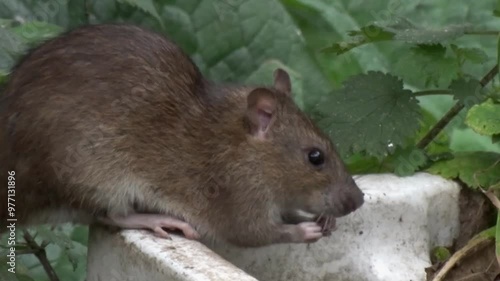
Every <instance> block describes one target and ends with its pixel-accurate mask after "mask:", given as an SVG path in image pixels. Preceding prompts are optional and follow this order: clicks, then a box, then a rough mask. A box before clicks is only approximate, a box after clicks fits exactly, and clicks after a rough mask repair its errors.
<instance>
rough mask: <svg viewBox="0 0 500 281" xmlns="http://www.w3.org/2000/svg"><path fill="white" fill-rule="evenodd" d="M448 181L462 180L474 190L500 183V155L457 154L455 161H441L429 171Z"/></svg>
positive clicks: (478, 152)
mask: <svg viewBox="0 0 500 281" xmlns="http://www.w3.org/2000/svg"><path fill="white" fill-rule="evenodd" d="M427 171H428V172H430V173H432V174H437V175H441V176H443V177H445V178H448V179H457V178H458V179H460V180H461V181H462V182H464V183H465V184H467V185H468V186H469V187H472V188H479V187H481V188H485V189H487V188H488V187H490V186H492V185H494V184H497V183H498V182H499V181H500V154H499V153H494V152H485V151H477V152H457V153H456V154H455V157H454V158H453V159H449V160H444V161H439V162H436V163H434V164H433V165H432V166H430V167H429V168H428V169H427Z"/></svg>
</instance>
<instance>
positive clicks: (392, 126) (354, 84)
mask: <svg viewBox="0 0 500 281" xmlns="http://www.w3.org/2000/svg"><path fill="white" fill-rule="evenodd" d="M318 109H319V110H320V111H321V112H322V115H323V116H325V118H324V119H323V120H320V126H322V127H323V128H326V129H327V131H328V132H329V133H330V135H331V136H333V139H334V140H335V141H336V143H337V146H338V147H339V149H340V150H341V151H342V152H343V153H356V152H361V151H366V152H367V153H368V154H369V155H373V156H376V157H378V158H382V157H384V155H387V154H388V149H389V147H391V146H392V147H397V146H401V145H403V144H404V143H405V142H406V140H407V138H408V137H410V136H413V135H414V134H415V133H416V132H417V129H418V127H419V119H420V117H421V114H420V109H419V106H418V102H417V100H416V99H415V97H414V96H413V95H412V92H411V91H409V90H405V89H403V83H402V81H401V80H400V79H398V78H397V77H395V76H392V75H389V74H384V73H381V72H373V71H372V72H368V73H367V74H362V75H357V76H353V77H351V78H349V79H348V80H347V81H346V82H344V84H343V87H342V88H341V89H339V90H336V91H334V92H333V93H332V94H331V96H329V97H325V98H324V101H322V102H321V103H320V104H319V105H318Z"/></svg>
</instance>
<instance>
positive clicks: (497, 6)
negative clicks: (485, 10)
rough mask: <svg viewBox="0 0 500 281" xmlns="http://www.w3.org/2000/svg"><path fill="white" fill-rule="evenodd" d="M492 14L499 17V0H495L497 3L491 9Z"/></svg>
mask: <svg viewBox="0 0 500 281" xmlns="http://www.w3.org/2000/svg"><path fill="white" fill-rule="evenodd" d="M493 15H494V16H495V17H500V0H497V5H496V7H495V9H494V10H493Z"/></svg>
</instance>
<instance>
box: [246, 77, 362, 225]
mask: <svg viewBox="0 0 500 281" xmlns="http://www.w3.org/2000/svg"><path fill="white" fill-rule="evenodd" d="M246 121H247V124H248V132H249V134H248V140H249V143H250V146H251V148H252V150H253V153H255V154H256V155H255V156H254V157H256V158H254V159H259V163H258V164H257V165H255V166H254V168H255V171H254V172H255V173H257V174H258V176H260V177H261V182H262V183H265V185H266V186H268V187H269V188H272V189H275V191H276V194H275V196H276V197H275V198H276V199H277V200H279V201H280V202H279V205H280V208H282V210H281V211H282V212H288V211H296V210H300V211H305V212H307V213H310V214H311V215H321V214H325V215H333V216H336V217H339V216H343V215H346V214H348V213H350V212H352V211H354V210H356V209H357V208H359V207H360V206H361V205H362V204H363V193H362V192H361V190H360V189H359V188H358V186H357V185H356V183H355V182H354V180H353V179H352V177H351V175H350V174H349V173H348V172H347V170H346V168H345V165H344V163H343V162H342V160H341V158H340V156H339V154H338V153H337V151H336V149H335V147H334V145H333V144H332V142H331V140H330V138H329V137H328V136H326V135H325V134H324V133H323V132H322V131H321V130H320V129H319V128H318V127H317V126H316V125H315V124H314V123H313V122H312V121H311V119H309V118H308V117H307V116H306V115H305V114H304V113H303V112H302V111H301V110H300V109H299V108H298V107H297V105H296V104H295V103H294V102H293V99H292V94H291V83H290V78H289V76H288V74H287V73H286V72H285V71H284V70H281V69H278V70H276V71H275V75H274V87H272V88H257V89H255V90H253V91H252V92H251V93H249V95H248V97H247V113H246Z"/></svg>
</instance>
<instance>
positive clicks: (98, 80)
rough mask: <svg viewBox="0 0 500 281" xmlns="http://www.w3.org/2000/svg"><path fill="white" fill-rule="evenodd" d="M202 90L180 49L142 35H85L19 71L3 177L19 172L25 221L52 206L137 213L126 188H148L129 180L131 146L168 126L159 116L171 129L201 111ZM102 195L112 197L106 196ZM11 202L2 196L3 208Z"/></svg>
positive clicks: (41, 53) (98, 28)
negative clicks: (130, 208)
mask: <svg viewBox="0 0 500 281" xmlns="http://www.w3.org/2000/svg"><path fill="white" fill-rule="evenodd" d="M202 83H204V82H203V78H202V76H201V74H200V73H199V70H198V69H197V67H196V66H195V65H194V64H193V63H192V61H191V60H190V59H189V57H188V56H187V55H185V54H184V53H183V52H182V51H181V50H180V49H179V47H177V46H176V45H175V44H174V43H172V42H170V41H168V39H166V38H165V37H163V36H160V35H158V34H155V33H153V32H151V31H148V30H145V29H142V28H139V27H135V26H129V25H94V26H88V27H83V28H78V29H76V30H73V31H70V32H68V33H66V34H63V35H61V36H59V37H57V38H55V39H52V40H50V41H48V42H45V43H44V44H42V45H41V46H40V47H38V48H36V49H34V50H32V51H31V52H30V53H29V54H28V55H26V56H25V57H24V58H23V59H22V60H21V61H20V62H19V64H18V65H17V66H16V67H15V68H14V69H13V72H12V74H11V76H10V77H9V81H8V84H7V86H6V89H5V92H4V93H3V98H2V100H1V104H0V120H1V124H0V134H1V135H0V137H1V139H0V160H1V161H0V169H1V172H2V174H6V173H7V171H9V170H14V171H16V174H17V193H18V194H21V193H22V196H20V195H19V196H18V200H19V201H20V202H18V206H19V208H20V209H19V210H18V216H19V219H20V220H21V221H22V220H23V218H24V217H26V216H28V213H30V212H33V211H34V210H40V209H43V208H45V207H46V206H61V205H66V206H71V205H72V204H75V205H76V204H77V205H78V207H82V208H83V209H86V208H87V209H89V210H91V211H92V212H94V213H99V212H100V209H101V207H102V210H103V211H104V210H106V208H107V205H109V201H110V200H111V201H113V200H114V201H120V200H122V201H124V202H123V204H118V206H117V208H118V210H117V211H118V212H121V211H123V210H122V209H126V208H128V206H126V205H128V204H129V202H125V201H126V199H125V198H127V196H128V195H127V194H126V193H127V192H128V191H127V185H131V184H134V185H138V186H140V185H141V184H143V185H145V184H147V183H143V182H141V180H140V179H136V178H134V176H133V173H131V172H130V169H131V166H130V165H129V162H130V161H132V160H131V159H130V157H129V155H128V153H127V150H128V149H130V147H133V144H132V143H131V139H130V136H133V135H135V137H137V136H138V135H140V134H139V133H137V132H138V131H141V130H142V129H144V128H139V127H142V126H144V124H149V125H151V126H152V127H154V124H156V123H159V122H156V123H155V122H154V120H155V119H161V117H160V116H158V114H157V112H159V111H162V112H164V113H165V112H166V115H165V116H170V117H172V118H170V120H158V121H161V122H163V123H167V124H169V126H170V128H175V127H176V123H178V122H179V120H180V119H182V117H181V116H182V115H183V114H186V112H195V113H196V112H197V111H199V110H197V108H199V107H200V106H201V105H200V101H199V100H200V97H201V93H198V89H199V88H200V87H201V86H200V85H201V84H202ZM145 122H146V123H145ZM149 129H152V130H154V128H149ZM130 132H135V133H134V134H131V133H130ZM172 135H173V134H172ZM134 141H144V142H148V140H147V136H144V137H143V139H137V138H136V139H135V140H134ZM95 186H100V187H101V188H103V193H99V196H96V194H97V193H96V190H95V189H94V187H95ZM118 188H119V189H118ZM76 189H78V190H79V192H78V193H76V192H75V190H76ZM55 190H57V191H56V192H53V191H55ZM6 196H7V195H6V191H5V190H4V189H2V191H1V192H0V197H1V198H0V199H1V200H2V201H4V202H5V201H6V199H5V200H4V199H3V198H5V197H6ZM101 202H102V204H101ZM3 212H5V208H4V209H2V210H1V211H0V218H1V219H2V220H3V219H4V218H5V216H6V214H5V213H3ZM43 213H44V212H43V211H42V212H40V216H41V220H44V219H45V218H44V216H45V214H43Z"/></svg>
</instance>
